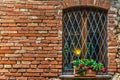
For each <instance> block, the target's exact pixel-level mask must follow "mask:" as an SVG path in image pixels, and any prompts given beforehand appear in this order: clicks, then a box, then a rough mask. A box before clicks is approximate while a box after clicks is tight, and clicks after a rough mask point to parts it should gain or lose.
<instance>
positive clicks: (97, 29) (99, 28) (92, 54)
mask: <svg viewBox="0 0 120 80" xmlns="http://www.w3.org/2000/svg"><path fill="white" fill-rule="evenodd" d="M83 58H84V59H94V60H96V62H101V63H103V64H104V66H105V67H106V68H107V10H104V9H102V8H94V7H73V8H68V9H64V10H63V74H73V66H72V64H71V61H72V60H75V59H83Z"/></svg>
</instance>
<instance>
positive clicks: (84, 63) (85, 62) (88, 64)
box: [72, 59, 104, 75]
mask: <svg viewBox="0 0 120 80" xmlns="http://www.w3.org/2000/svg"><path fill="white" fill-rule="evenodd" d="M72 64H73V65H74V66H75V68H76V70H77V74H80V75H84V74H85V73H86V71H87V70H88V69H91V70H94V71H100V70H102V69H103V68H104V66H103V64H102V63H96V61H95V60H93V59H81V60H79V59H76V60H74V61H73V62H72Z"/></svg>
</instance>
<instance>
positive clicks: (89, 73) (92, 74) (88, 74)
mask: <svg viewBox="0 0 120 80" xmlns="http://www.w3.org/2000/svg"><path fill="white" fill-rule="evenodd" d="M85 76H96V72H95V71H93V70H91V69H89V70H87V71H86V74H85Z"/></svg>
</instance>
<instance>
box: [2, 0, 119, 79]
mask: <svg viewBox="0 0 120 80" xmlns="http://www.w3.org/2000/svg"><path fill="white" fill-rule="evenodd" d="M61 3H62V4H61ZM73 6H94V7H98V8H99V7H100V8H104V9H109V6H110V3H109V2H108V1H104V0H64V2H63V1H61V0H57V1H55V0H51V1H48V0H42V1H32V0H28V1H27V0H25V1H24V0H0V73H1V74H0V79H5V80H6V79H9V80H16V79H18V80H48V78H49V77H58V76H59V75H60V74H61V72H62V9H64V8H68V7H73ZM108 13H109V14H108V20H109V22H108V56H109V58H108V62H109V63H108V64H109V66H108V68H109V69H108V71H109V73H110V74H114V73H115V72H120V71H119V69H118V68H117V63H116V56H117V54H116V53H117V52H118V51H117V48H118V46H117V45H118V43H117V40H116V35H115V31H116V30H115V27H116V24H115V18H114V16H113V15H114V14H116V12H115V11H114V9H112V8H111V9H110V10H109V12H108Z"/></svg>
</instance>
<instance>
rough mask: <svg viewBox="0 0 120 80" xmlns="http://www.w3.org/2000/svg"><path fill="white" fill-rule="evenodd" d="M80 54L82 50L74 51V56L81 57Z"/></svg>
mask: <svg viewBox="0 0 120 80" xmlns="http://www.w3.org/2000/svg"><path fill="white" fill-rule="evenodd" d="M80 53H81V50H80V48H76V50H75V51H74V54H75V55H76V56H79V55H80Z"/></svg>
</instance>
